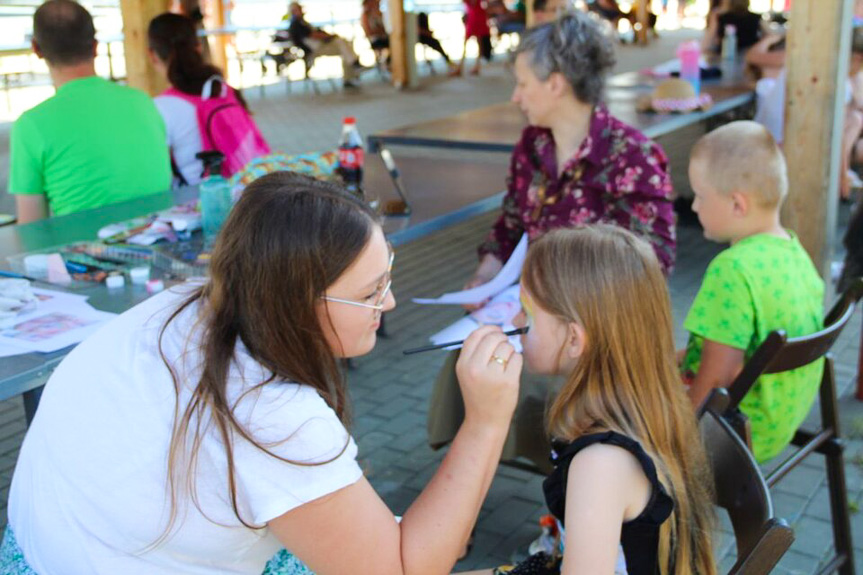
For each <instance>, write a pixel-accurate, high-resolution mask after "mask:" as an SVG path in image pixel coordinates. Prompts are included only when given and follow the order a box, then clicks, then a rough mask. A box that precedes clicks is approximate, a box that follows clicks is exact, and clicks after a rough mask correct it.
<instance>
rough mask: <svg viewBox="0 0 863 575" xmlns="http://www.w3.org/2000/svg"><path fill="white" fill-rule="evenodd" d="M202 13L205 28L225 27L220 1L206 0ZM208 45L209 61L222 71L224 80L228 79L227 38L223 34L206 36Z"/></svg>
mask: <svg viewBox="0 0 863 575" xmlns="http://www.w3.org/2000/svg"><path fill="white" fill-rule="evenodd" d="M205 6H206V10H205V11H204V15H205V17H206V18H205V22H207V24H208V25H207V28H210V29H215V30H221V29H222V28H224V27H225V4H224V2H223V1H222V0H206V3H205ZM207 42H208V44H209V45H210V61H211V62H212V64H213V65H214V66H216V67H217V68H219V69H220V70H222V72H223V73H224V74H225V78H227V77H228V54H227V51H226V47H227V45H228V36H227V35H225V34H213V35H211V36H207Z"/></svg>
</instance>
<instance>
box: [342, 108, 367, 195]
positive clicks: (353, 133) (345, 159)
mask: <svg viewBox="0 0 863 575" xmlns="http://www.w3.org/2000/svg"><path fill="white" fill-rule="evenodd" d="M364 162H365V152H364V150H363V138H362V136H360V132H359V130H357V120H356V118H354V117H353V116H348V117H346V118H345V119H344V121H343V123H342V137H341V138H339V175H340V176H341V177H342V181H343V182H344V184H345V188H346V189H347V190H348V191H349V192H351V193H352V194H356V195H357V196H358V197H360V198H364V194H363V163H364Z"/></svg>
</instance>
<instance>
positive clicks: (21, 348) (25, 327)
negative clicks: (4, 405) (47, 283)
mask: <svg viewBox="0 0 863 575" xmlns="http://www.w3.org/2000/svg"><path fill="white" fill-rule="evenodd" d="M33 293H34V294H35V295H36V297H37V299H38V304H37V305H36V306H35V307H34V308H32V309H31V308H30V307H28V308H27V309H26V310H23V311H22V312H21V313H19V314H18V317H17V318H15V320H14V321H13V322H12V323H11V325H9V324H8V323H7V326H6V327H5V328H2V329H0V357H8V356H11V355H19V354H22V353H31V352H41V353H50V352H52V351H57V350H59V349H63V348H64V347H68V346H70V345H74V344H76V343H80V342H81V341H83V340H84V339H85V338H87V337H88V336H89V335H90V334H92V333H93V332H95V331H96V330H97V329H99V327H101V326H102V324H104V323H105V322H106V321H108V320H109V319H111V318H112V317H114V316H115V315H117V314H113V313H108V312H104V311H99V310H97V309H95V308H94V307H93V306H91V305H90V304H88V303H87V296H84V295H78V294H70V293H66V292H61V291H53V290H45V289H35V288H34V289H33Z"/></svg>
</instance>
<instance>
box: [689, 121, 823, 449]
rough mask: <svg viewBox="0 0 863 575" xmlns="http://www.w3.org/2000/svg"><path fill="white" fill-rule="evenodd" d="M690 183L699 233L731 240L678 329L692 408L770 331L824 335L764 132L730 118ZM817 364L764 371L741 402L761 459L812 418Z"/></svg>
mask: <svg viewBox="0 0 863 575" xmlns="http://www.w3.org/2000/svg"><path fill="white" fill-rule="evenodd" d="M689 181H690V182H691V183H692V190H693V192H694V193H695V201H694V203H693V204H692V209H693V210H694V211H695V212H696V213H697V214H698V219H699V221H700V222H701V225H702V227H703V228H704V236H705V237H706V238H707V239H711V240H714V241H717V242H721V243H731V247H729V248H728V249H726V250H725V251H723V252H722V253H720V254H719V255H718V256H716V257H715V258H714V259H713V261H712V262H710V265H709V266H708V268H707V271H706V272H705V274H704V280H703V282H702V284H701V288H700V289H699V290H698V295H696V296H695V301H694V302H693V303H692V307H691V308H690V309H689V314H688V315H687V316H686V321H685V322H684V324H683V325H684V327H685V328H686V329H687V330H689V333H690V337H689V343H688V345H687V347H686V350H685V351H684V352H682V353H681V355H682V358H681V359H682V363H681V370H682V372H683V376H684V380H685V381H686V382H687V383H689V397H690V399H691V400H692V403H693V404H694V406H696V407H698V406H700V405H701V404H702V403H703V402H704V400H705V399H706V398H707V397H708V396H709V395H710V392H711V391H712V390H713V389H714V388H718V387H728V386H729V385H731V383H732V382H733V381H734V378H735V377H737V375H738V374H739V373H740V371H741V370H742V369H743V366H744V364H745V363H746V361H748V360H749V359H750V358H751V357H752V354H753V353H754V352H755V350H756V349H757V348H758V346H759V345H761V343H762V342H763V341H764V338H766V337H767V334H769V333H770V332H771V331H774V330H777V329H782V330H785V332H786V334H787V335H788V337H799V336H803V335H809V334H811V333H815V332H816V331H818V330H820V329H821V328H822V309H823V308H822V306H823V301H824V282H823V281H822V280H821V277H820V276H819V275H818V271H817V270H816V269H815V266H814V265H813V264H812V260H810V259H809V255H808V254H807V253H806V250H804V249H803V246H801V245H800V241H799V240H798V239H797V236H795V235H794V233H793V232H791V231H788V230H786V229H785V228H783V227H782V224H781V222H780V220H779V212H780V209H781V208H782V203H783V202H784V201H785V197H786V195H787V193H788V176H787V170H786V165H785V158H784V157H783V156H782V151H781V150H780V149H779V146H777V145H776V141H775V140H774V139H773V136H771V135H770V132H769V131H768V130H767V129H766V128H765V127H764V126H762V125H760V124H757V123H755V122H748V121H744V122H732V123H730V124H726V125H725V126H722V127H721V128H718V129H716V130H714V131H712V132H710V133H709V134H707V135H706V136H704V137H702V138H701V139H700V140H699V141H698V142H697V143H696V144H695V146H694V147H693V148H692V156H691V159H690V162H689ZM822 361H823V360H819V361H816V362H813V363H811V364H809V365H807V366H804V367H801V368H799V369H796V370H793V371H786V372H782V373H778V374H773V375H763V376H761V377H760V378H758V380H757V381H756V382H755V385H754V386H753V387H752V389H750V390H749V393H747V394H746V396H745V397H744V398H743V400H742V401H741V402H740V410H741V411H742V412H743V413H744V414H746V416H747V417H748V418H749V421H750V424H751V426H752V450H753V453H754V455H755V458H756V459H757V460H758V461H761V462H763V461H766V460H768V459H770V458H772V457H775V456H776V455H777V454H779V452H781V451H782V450H783V449H784V448H785V446H786V445H788V443H789V442H790V441H791V438H792V436H793V435H794V432H795V430H797V428H798V427H799V426H800V423H801V422H802V421H803V419H804V418H805V417H806V415H807V414H808V413H809V409H810V407H811V406H812V402H813V401H814V400H815V394H816V393H817V392H818V386H819V383H820V381H821V370H822Z"/></svg>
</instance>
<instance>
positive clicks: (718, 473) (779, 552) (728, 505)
mask: <svg viewBox="0 0 863 575" xmlns="http://www.w3.org/2000/svg"><path fill="white" fill-rule="evenodd" d="M727 404H728V393H727V391H726V390H724V389H717V390H714V391H713V392H712V393H711V396H710V398H709V399H708V400H707V402H706V403H705V405H704V407H702V409H701V411H700V413H699V427H700V428H701V434H702V439H703V440H704V444H705V448H706V452H707V456H708V460H709V461H710V464H711V468H712V470H713V479H714V489H715V502H716V504H717V505H718V506H719V507H721V508H723V509H725V510H726V511H727V512H728V517H729V518H730V519H731V525H732V527H733V529H734V538H735V540H736V542H737V561H736V562H735V563H734V565H733V566H732V567H731V570H730V571H729V575H766V574H767V573H770V572H771V571H772V570H773V568H774V567H776V564H777V563H778V562H779V560H780V559H781V558H782V556H783V555H784V554H785V552H786V551H788V548H789V547H790V546H791V543H792V542H793V541H794V532H793V531H792V529H791V528H790V527H789V526H788V524H787V523H786V522H785V521H784V520H783V519H780V518H777V517H775V515H774V511H773V502H772V500H771V498H770V489H769V487H767V482H766V481H765V480H764V476H763V475H762V473H761V469H760V468H759V467H758V463H756V462H755V459H754V458H753V457H752V453H751V451H750V449H749V448H748V446H747V445H746V444H745V443H744V442H743V440H742V439H741V438H740V437H739V436H738V435H737V433H736V432H735V431H734V429H732V427H731V425H729V423H728V422H727V421H726V420H725V418H724V417H723V416H722V415H721V414H722V413H723V412H724V411H725V409H726V406H727Z"/></svg>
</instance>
